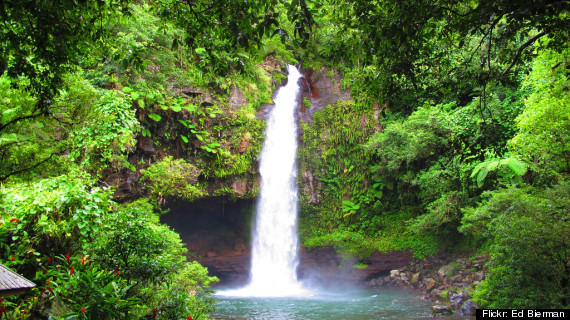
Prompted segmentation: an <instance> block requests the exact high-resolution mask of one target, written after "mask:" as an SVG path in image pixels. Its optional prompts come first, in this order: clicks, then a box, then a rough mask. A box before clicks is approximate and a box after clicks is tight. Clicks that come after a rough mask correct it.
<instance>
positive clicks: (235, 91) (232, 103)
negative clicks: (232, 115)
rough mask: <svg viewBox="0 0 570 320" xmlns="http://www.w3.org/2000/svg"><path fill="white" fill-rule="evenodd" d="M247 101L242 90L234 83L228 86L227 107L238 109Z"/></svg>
mask: <svg viewBox="0 0 570 320" xmlns="http://www.w3.org/2000/svg"><path fill="white" fill-rule="evenodd" d="M247 103H248V101H247V98H246V97H245V94H244V93H243V91H242V90H241V89H240V88H238V87H237V86H235V85H232V86H231V88H230V99H229V107H230V109H231V110H234V111H235V110H238V109H239V108H241V107H242V106H243V105H246V104H247Z"/></svg>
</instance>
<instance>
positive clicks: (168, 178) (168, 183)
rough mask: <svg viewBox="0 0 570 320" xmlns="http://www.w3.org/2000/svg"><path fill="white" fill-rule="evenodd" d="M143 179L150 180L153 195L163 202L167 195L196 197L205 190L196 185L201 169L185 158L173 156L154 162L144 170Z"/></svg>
mask: <svg viewBox="0 0 570 320" xmlns="http://www.w3.org/2000/svg"><path fill="white" fill-rule="evenodd" d="M142 172H143V173H144V176H143V178H142V180H143V181H149V183H150V187H151V190H152V195H153V196H154V197H156V199H157V200H158V202H161V201H163V200H164V198H166V197H173V196H176V197H181V198H184V199H194V198H195V197H198V196H200V195H202V194H204V191H202V190H201V189H200V187H199V186H197V185H196V182H197V181H198V180H197V178H198V175H200V171H199V170H198V169H196V167H195V166H194V165H192V164H189V163H188V162H186V161H185V160H184V159H176V160H174V159H173V158H172V157H171V156H168V157H165V158H164V159H162V160H160V161H159V162H156V163H153V164H152V165H151V166H150V167H149V168H148V169H146V170H143V171H142Z"/></svg>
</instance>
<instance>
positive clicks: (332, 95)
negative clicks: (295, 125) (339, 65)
mask: <svg viewBox="0 0 570 320" xmlns="http://www.w3.org/2000/svg"><path fill="white" fill-rule="evenodd" d="M303 76H304V78H302V79H301V84H302V85H303V94H302V96H303V98H307V99H309V101H310V102H311V105H310V106H305V105H304V104H301V107H300V108H299V118H300V119H302V120H303V121H304V122H312V121H313V116H314V115H315V112H317V111H319V110H322V109H324V108H326V107H327V106H329V105H334V104H335V103H336V102H339V101H348V100H352V97H351V96H350V93H351V91H350V90H344V89H342V88H341V85H340V82H341V80H342V76H341V74H340V73H339V72H338V71H336V70H328V69H326V68H325V67H323V68H321V70H303Z"/></svg>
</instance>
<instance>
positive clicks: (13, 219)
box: [10, 218, 20, 222]
mask: <svg viewBox="0 0 570 320" xmlns="http://www.w3.org/2000/svg"><path fill="white" fill-rule="evenodd" d="M18 221H20V219H16V218H12V219H10V222H18Z"/></svg>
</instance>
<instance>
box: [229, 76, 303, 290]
mask: <svg viewBox="0 0 570 320" xmlns="http://www.w3.org/2000/svg"><path fill="white" fill-rule="evenodd" d="M288 71H289V75H288V82H287V85H285V86H284V87H281V88H280V89H279V91H278V92H277V95H276V97H275V99H274V102H275V107H274V108H273V110H272V111H271V114H270V116H269V120H268V121H267V129H266V138H265V142H264V145H263V149H262V151H261V160H260V173H261V189H260V197H259V200H258V203H257V217H256V225H255V230H254V233H253V245H252V259H251V273H250V283H249V285H248V286H247V287H245V288H242V289H238V290H232V291H226V292H220V293H219V294H221V295H232V296H258V297H279V296H297V295H303V294H304V293H305V291H304V290H303V289H302V287H301V285H300V283H299V282H298V281H297V274H296V270H297V265H298V264H299V258H298V237H297V185H296V183H295V180H296V176H297V166H296V157H297V122H296V119H295V109H296V106H297V95H298V93H299V84H298V80H299V79H300V78H301V77H302V75H301V74H300V72H299V71H298V70H297V68H295V67H294V66H291V65H289V66H288Z"/></svg>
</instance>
